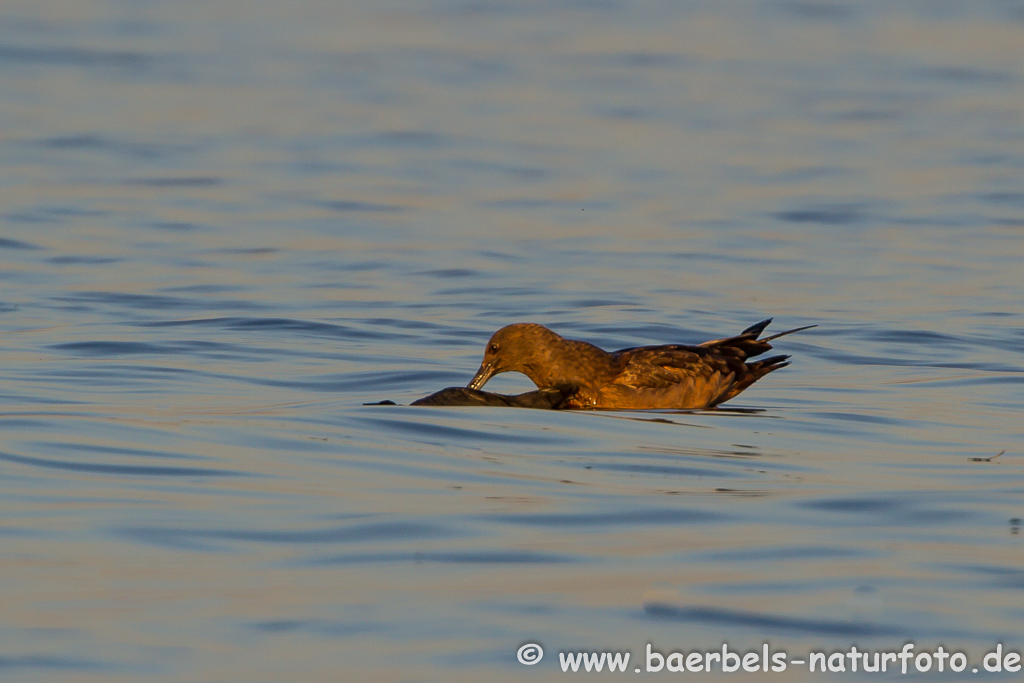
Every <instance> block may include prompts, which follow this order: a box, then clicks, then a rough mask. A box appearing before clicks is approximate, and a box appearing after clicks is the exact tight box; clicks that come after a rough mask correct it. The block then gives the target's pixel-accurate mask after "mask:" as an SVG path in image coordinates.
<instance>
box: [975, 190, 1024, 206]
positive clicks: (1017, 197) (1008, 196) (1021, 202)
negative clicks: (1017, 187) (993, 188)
mask: <svg viewBox="0 0 1024 683" xmlns="http://www.w3.org/2000/svg"><path fill="white" fill-rule="evenodd" d="M978 198H979V199H981V200H982V201H984V202H988V203H989V204H999V205H1003V206H1005V205H1010V206H1014V207H1019V208H1024V192H985V193H982V194H979V195H978Z"/></svg>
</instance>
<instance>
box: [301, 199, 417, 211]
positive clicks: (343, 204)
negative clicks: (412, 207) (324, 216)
mask: <svg viewBox="0 0 1024 683" xmlns="http://www.w3.org/2000/svg"><path fill="white" fill-rule="evenodd" d="M317 206H321V207H323V208H325V209H330V210H331V211H340V212H361V213H396V212H399V211H405V210H406V207H404V206H399V205H398V204H377V203H374V202H360V201H354V200H347V201H346V200H338V201H332V202H317Z"/></svg>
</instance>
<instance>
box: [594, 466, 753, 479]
mask: <svg viewBox="0 0 1024 683" xmlns="http://www.w3.org/2000/svg"><path fill="white" fill-rule="evenodd" d="M587 468H588V469H593V470H604V471H609V472H626V473H630V474H654V475H659V476H673V477H738V476H740V475H739V474H737V473H736V472H730V471H728V470H724V469H711V468H701V467H680V466H676V465H623V464H618V463H614V464H607V465H606V464H595V465H587Z"/></svg>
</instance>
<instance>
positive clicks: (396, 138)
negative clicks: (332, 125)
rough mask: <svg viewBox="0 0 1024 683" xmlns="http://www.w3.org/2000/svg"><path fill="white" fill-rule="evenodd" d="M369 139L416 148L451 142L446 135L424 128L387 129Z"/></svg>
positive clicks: (377, 142) (384, 143)
mask: <svg viewBox="0 0 1024 683" xmlns="http://www.w3.org/2000/svg"><path fill="white" fill-rule="evenodd" d="M369 141H370V142H372V143H374V144H378V145H386V146H389V147H406V148H417V149H437V148H438V147H442V146H447V145H450V144H451V143H452V140H451V139H449V138H448V137H447V136H444V135H440V134H438V133H432V132H430V131H425V130H389V131H384V132H382V133H378V134H376V135H374V136H372V137H371V138H370V139H369Z"/></svg>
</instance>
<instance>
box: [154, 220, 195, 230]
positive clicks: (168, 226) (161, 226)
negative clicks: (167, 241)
mask: <svg viewBox="0 0 1024 683" xmlns="http://www.w3.org/2000/svg"><path fill="white" fill-rule="evenodd" d="M149 226H150V227H151V228H156V229H158V230H169V231H171V232H192V231H193V230H198V229H199V225H198V224H196V223H182V222H171V223H165V222H157V223H150V224H149Z"/></svg>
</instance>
